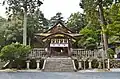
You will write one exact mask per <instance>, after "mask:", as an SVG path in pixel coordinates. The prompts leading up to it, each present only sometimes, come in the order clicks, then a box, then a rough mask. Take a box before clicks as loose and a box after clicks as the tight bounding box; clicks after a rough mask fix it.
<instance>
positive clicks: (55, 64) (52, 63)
mask: <svg viewBox="0 0 120 79" xmlns="http://www.w3.org/2000/svg"><path fill="white" fill-rule="evenodd" d="M44 71H45V72H73V71H74V65H73V62H72V59H71V58H70V57H64V58H62V57H59V58H57V57H55V58H54V57H51V58H47V59H46V63H45V68H44Z"/></svg>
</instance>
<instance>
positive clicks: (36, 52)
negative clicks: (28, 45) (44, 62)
mask: <svg viewBox="0 0 120 79" xmlns="http://www.w3.org/2000/svg"><path fill="white" fill-rule="evenodd" d="M46 55H47V52H45V49H44V48H34V49H33V50H32V51H31V53H30V54H29V58H32V59H33V58H43V57H46Z"/></svg>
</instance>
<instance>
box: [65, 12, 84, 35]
mask: <svg viewBox="0 0 120 79" xmlns="http://www.w3.org/2000/svg"><path fill="white" fill-rule="evenodd" d="M85 24H86V23H85V20H84V14H81V13H80V12H77V13H72V14H71V15H70V17H69V18H68V21H67V26H68V28H70V29H71V30H72V31H74V32H77V33H79V31H80V30H81V29H82V28H83V27H84V26H85Z"/></svg>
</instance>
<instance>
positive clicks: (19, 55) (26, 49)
mask: <svg viewBox="0 0 120 79" xmlns="http://www.w3.org/2000/svg"><path fill="white" fill-rule="evenodd" d="M30 50H31V47H30V46H28V45H27V46H26V45H23V44H19V43H12V44H10V45H7V46H5V47H3V48H2V49H1V53H0V58H1V59H2V60H3V61H8V60H9V61H10V62H11V63H12V62H13V61H17V60H24V59H26V57H27V56H28V54H29V53H30Z"/></svg>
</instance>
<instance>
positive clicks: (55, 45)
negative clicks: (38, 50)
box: [50, 44, 68, 47]
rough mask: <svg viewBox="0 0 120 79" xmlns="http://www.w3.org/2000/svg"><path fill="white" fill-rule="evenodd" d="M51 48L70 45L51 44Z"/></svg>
mask: <svg viewBox="0 0 120 79" xmlns="http://www.w3.org/2000/svg"><path fill="white" fill-rule="evenodd" d="M50 47H68V44H50Z"/></svg>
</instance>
